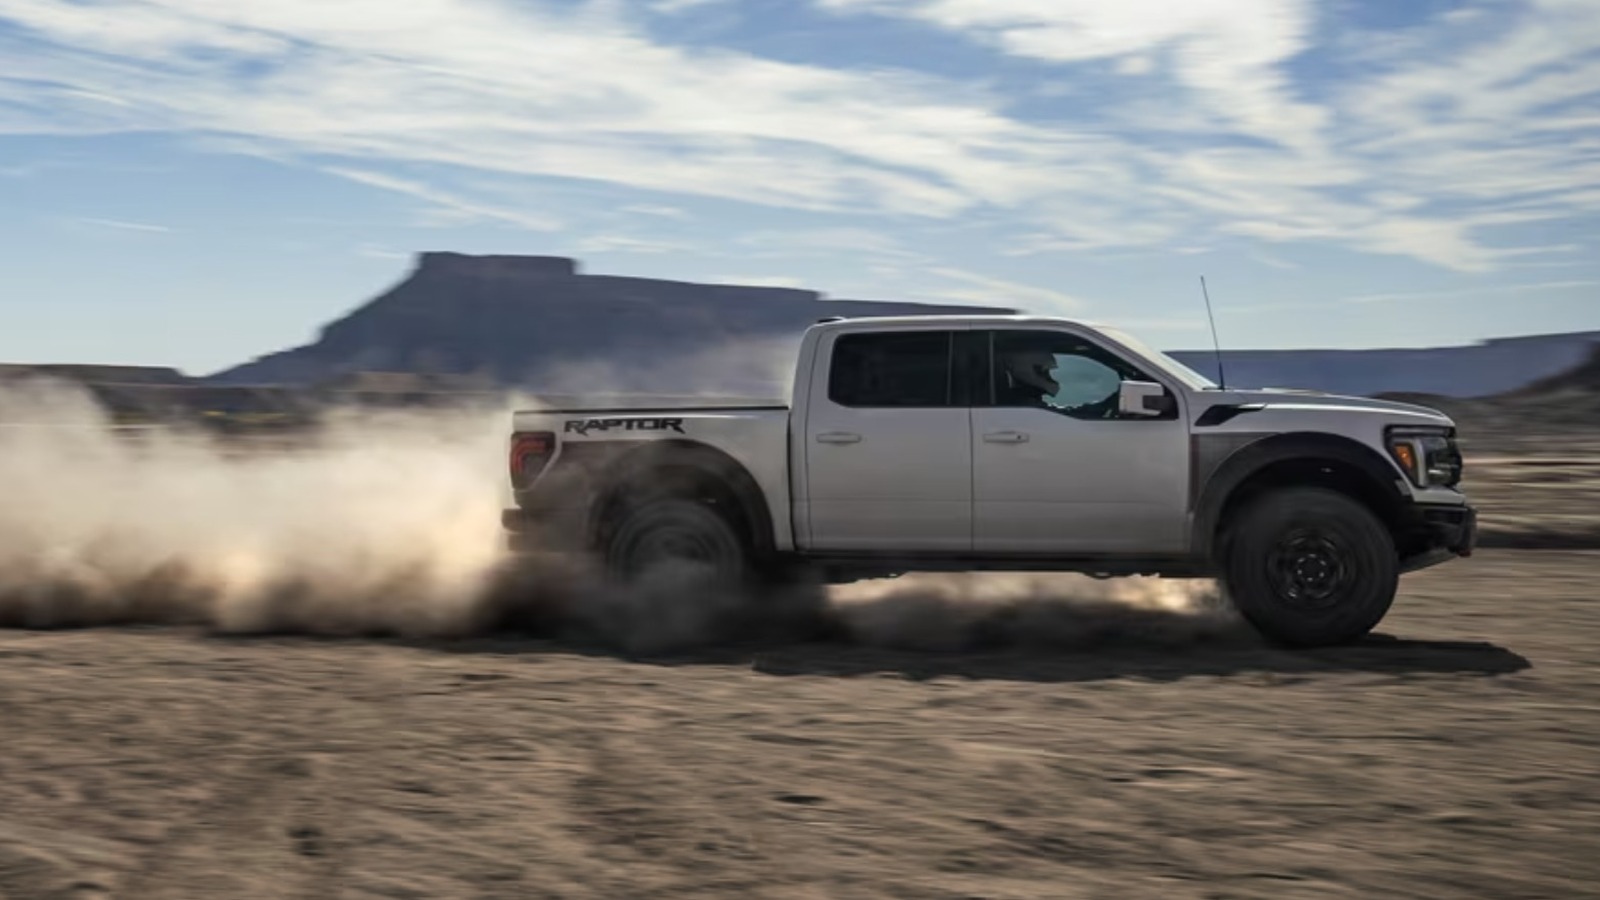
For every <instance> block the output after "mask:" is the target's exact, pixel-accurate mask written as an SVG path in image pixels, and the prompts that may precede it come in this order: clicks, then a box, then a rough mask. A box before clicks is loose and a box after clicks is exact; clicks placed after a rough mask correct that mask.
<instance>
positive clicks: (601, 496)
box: [589, 440, 776, 556]
mask: <svg viewBox="0 0 1600 900" xmlns="http://www.w3.org/2000/svg"><path fill="white" fill-rule="evenodd" d="M668 472H674V473H680V474H681V473H693V474H694V475H695V476H698V477H703V478H705V479H707V480H708V481H712V482H714V483H716V484H718V485H720V486H722V487H724V488H725V489H726V490H727V492H728V493H729V494H730V495H731V496H732V498H733V500H734V503H735V504H736V505H737V507H738V512H739V514H740V516H741V517H742V518H743V519H744V521H745V522H746V523H747V524H748V526H749V531H750V533H749V535H748V538H749V540H750V548H751V550H753V551H754V552H755V553H756V554H757V555H758V556H767V555H770V554H771V553H772V552H773V550H774V547H775V546H776V543H775V539H774V535H773V530H774V529H773V522H772V510H771V507H770V506H769V505H768V503H767V497H766V494H765V493H763V492H762V490H761V486H760V485H759V484H757V483H756V480H755V478H754V477H753V476H752V475H751V474H750V471H749V470H748V469H746V468H745V467H744V464H742V463H740V462H739V461H738V460H736V459H734V458H733V457H732V456H730V455H728V453H727V452H725V451H723V450H720V449H718V448H716V447H713V446H711V445H709V444H703V443H700V442H698V441H685V440H666V441H651V442H648V443H645V444H642V445H641V446H639V447H638V448H636V449H631V450H628V451H626V452H624V453H622V454H621V455H620V456H618V457H617V458H615V459H613V460H611V461H610V462H609V463H607V465H606V466H605V468H604V469H603V470H602V472H601V473H600V477H599V479H598V483H599V486H600V487H599V490H598V491H597V496H596V498H595V503H594V505H593V507H592V509H591V511H590V517H589V519H590V521H589V527H590V535H591V537H593V538H595V539H598V538H599V537H600V535H601V532H602V529H603V528H604V527H605V519H606V517H607V515H608V514H609V513H610V511H611V510H613V509H614V508H616V506H617V504H619V503H626V502H628V500H629V498H630V497H637V496H648V494H649V493H650V492H651V491H652V490H659V489H660V488H661V486H662V481H663V476H664V475H665V474H666V473H668Z"/></svg>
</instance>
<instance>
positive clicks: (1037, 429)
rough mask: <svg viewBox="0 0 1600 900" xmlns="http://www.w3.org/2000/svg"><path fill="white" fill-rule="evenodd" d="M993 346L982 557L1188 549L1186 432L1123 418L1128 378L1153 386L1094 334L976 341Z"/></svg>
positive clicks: (979, 428) (980, 462)
mask: <svg viewBox="0 0 1600 900" xmlns="http://www.w3.org/2000/svg"><path fill="white" fill-rule="evenodd" d="M974 335H975V336H978V337H979V339H980V340H985V341H987V343H988V344H989V346H990V353H989V357H990V362H991V366H990V378H989V383H988V385H987V388H988V390H986V391H982V393H984V394H986V395H987V396H984V397H982V398H980V399H979V401H978V402H977V403H976V404H975V405H974V409H973V411H972V420H973V444H972V447H973V491H974V525H973V528H974V547H975V549H976V550H977V551H978V552H980V553H1015V552H1024V553H1059V554H1063V555H1076V554H1088V555H1093V554H1099V553H1111V554H1125V553H1136V554H1147V553H1150V554H1153V553H1176V552H1180V551H1181V550H1183V548H1184V546H1185V544H1186V535H1187V529H1186V522H1187V508H1188V495H1187V489H1188V472H1189V456H1188V454H1189V434H1188V426H1187V424H1186V421H1185V419H1184V417H1183V415H1182V405H1181V404H1182V402H1183V401H1182V394H1181V392H1178V391H1176V390H1175V389H1174V388H1173V386H1171V385H1167V391H1168V393H1169V394H1171V395H1173V397H1174V398H1175V401H1176V402H1175V403H1174V411H1173V412H1172V413H1171V414H1170V415H1169V416H1168V417H1165V418H1159V419H1155V418H1123V417H1122V416H1121V415H1120V414H1119V412H1118V404H1117V394H1118V391H1119V389H1120V386H1121V383H1122V382H1123V381H1128V380H1132V381H1154V382H1158V383H1160V380H1159V379H1158V378H1155V377H1152V376H1151V375H1150V374H1148V373H1146V372H1144V371H1141V370H1140V368H1139V367H1138V366H1137V365H1136V364H1134V363H1133V362H1132V361H1131V360H1130V359H1129V358H1128V357H1127V356H1126V355H1124V354H1122V353H1120V352H1118V351H1116V350H1114V349H1112V348H1111V347H1109V346H1108V345H1107V344H1105V343H1104V342H1102V341H1099V340H1096V339H1095V337H1094V336H1092V335H1089V334H1080V333H1076V332H1071V331H1067V330H1056V329H1037V330H1027V329H1016V330H997V331H990V332H981V331H980V332H974Z"/></svg>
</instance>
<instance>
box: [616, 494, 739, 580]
mask: <svg viewBox="0 0 1600 900" xmlns="http://www.w3.org/2000/svg"><path fill="white" fill-rule="evenodd" d="M604 555H605V563H606V572H607V575H608V576H610V577H611V578H612V579H614V580H616V581H618V582H622V583H635V582H637V581H639V580H641V579H645V578H649V577H650V576H651V574H652V573H653V572H659V571H661V570H662V567H667V566H673V565H685V564H686V565H692V566H695V567H697V568H698V569H699V570H700V572H699V576H700V577H704V578H705V579H706V580H707V581H708V582H711V583H714V584H715V585H717V586H719V587H728V588H737V587H743V586H745V585H746V584H748V583H749V581H750V577H751V571H750V569H751V566H750V553H749V550H748V547H747V545H746V542H745V540H744V539H743V538H742V537H741V536H740V534H739V533H738V532H737V531H736V530H735V529H734V528H733V526H732V525H731V524H730V523H729V522H728V520H727V519H726V518H725V517H723V516H722V515H721V514H719V513H718V512H717V511H716V510H714V509H712V508H711V507H710V506H708V505H706V504H704V503H697V502H695V501H693V500H684V499H677V498H664V499H660V500H651V501H647V502H645V503H641V504H639V505H638V506H635V507H633V508H632V509H630V510H628V511H627V512H625V513H624V514H623V516H622V519H621V520H620V521H619V522H618V523H617V524H616V527H614V528H613V529H611V532H610V535H609V539H608V540H607V541H606V544H605V547H604Z"/></svg>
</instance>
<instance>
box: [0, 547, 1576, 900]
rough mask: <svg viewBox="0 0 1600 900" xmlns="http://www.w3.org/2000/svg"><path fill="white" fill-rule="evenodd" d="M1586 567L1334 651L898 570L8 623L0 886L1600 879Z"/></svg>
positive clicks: (1408, 613) (1411, 608)
mask: <svg viewBox="0 0 1600 900" xmlns="http://www.w3.org/2000/svg"><path fill="white" fill-rule="evenodd" d="M1597 570H1600V554H1594V553H1584V552H1539V551H1487V552H1484V553H1483V554H1481V555H1479V556H1477V557H1475V558H1473V559H1471V560H1468V561H1463V562H1460V563H1457V564H1454V565H1450V566H1446V567H1442V568H1439V569H1435V570H1432V571H1428V572H1425V573H1420V574H1417V575H1414V576H1411V577H1410V578H1408V579H1407V580H1406V582H1405V586H1404V591H1403V596H1402V597H1401V598H1400V600H1399V601H1398V603H1397V605H1396V608H1395V610H1394V613H1393V614H1392V615H1391V617H1390V618H1389V619H1388V620H1387V621H1386V623H1385V625H1384V626H1383V628H1382V631H1383V635H1382V636H1378V637H1374V638H1372V639H1371V640H1369V641H1368V642H1366V643H1364V644H1362V645H1360V646H1356V647H1351V648H1345V649H1338V650H1326V651H1317V652H1310V653H1305V652H1288V651H1283V650H1278V649H1274V648H1270V647H1266V646H1263V645H1261V644H1259V643H1258V642H1257V641H1256V640H1255V639H1254V638H1253V637H1252V636H1251V635H1249V634H1247V633H1244V632H1241V631H1239V630H1237V629H1236V628H1234V627H1232V626H1230V625H1229V624H1228V623H1227V621H1226V620H1221V619H1219V620H1217V621H1213V622H1211V623H1210V624H1209V625H1205V626H1201V625H1198V624H1194V623H1190V624H1183V623H1182V621H1181V620H1179V619H1175V618H1173V615H1174V614H1171V613H1168V612H1165V611H1161V610H1156V609H1143V610H1141V609H1138V608H1124V609H1114V608H1113V607H1112V606H1100V607H1096V606H1092V605H1091V606H1082V605H1075V601H1074V600H1073V598H1072V597H1071V596H1067V595H1063V596H1060V597H1055V598H1052V597H1048V596H1036V597H1034V598H1033V599H1032V600H1031V601H1030V602H1031V603H1033V604H1036V605H1037V608H1035V609H1034V610H1033V613H1034V614H1040V613H1046V614H1048V613H1050V612H1051V611H1052V607H1054V612H1055V613H1057V614H1060V613H1063V612H1065V611H1069V610H1073V609H1076V610H1077V611H1076V613H1075V614H1073V615H1069V616H1066V618H1065V620H1064V621H1065V623H1066V624H1062V623H1060V622H1058V627H1057V628H1056V629H1055V630H1054V631H1051V630H1049V629H1045V630H1043V631H1041V630H1039V629H1035V628H1027V629H1012V630H1009V631H1008V630H1007V629H1004V628H1000V629H991V630H990V631H989V633H988V635H987V638H986V639H985V640H983V641H981V642H979V645H978V646H976V647H973V646H968V647H966V648H965V649H954V648H956V647H959V646H960V643H961V640H962V638H963V637H964V638H966V639H973V638H975V637H976V635H977V634H978V633H979V631H981V629H979V628H977V627H976V626H975V625H974V622H975V619H976V618H977V617H975V616H973V615H972V614H971V611H970V610H967V614H965V615H964V614H963V610H962V604H963V602H964V601H961V600H960V599H959V598H957V599H955V600H949V599H947V600H945V601H941V602H933V600H931V599H930V598H927V597H923V598H920V600H921V601H927V602H919V598H917V597H914V596H910V595H907V596H903V597H900V598H898V601H897V598H895V597H888V598H880V599H877V600H875V601H869V602H868V603H867V604H866V605H867V606H873V605H876V606H877V607H878V608H877V609H876V611H875V612H869V613H868V614H867V615H865V616H857V617H856V618H855V619H853V621H854V622H855V624H856V627H855V629H854V631H852V632H851V633H849V634H843V635H835V636H833V637H831V638H826V639H809V640H808V639H801V638H796V639H792V640H784V639H781V638H779V639H774V638H771V637H769V638H767V639H764V640H760V641H755V642H745V643H734V644H727V645H721V646H712V647H703V648H699V649H696V650H693V651H687V652H678V653H674V654H670V655H665V656H656V657H646V658H629V657H628V656H625V655H622V654H617V653H614V652H609V651H603V650H598V649H594V648H585V647H584V646H583V645H581V644H573V643H571V642H567V641H561V640H550V639H539V638H532V637H524V636H518V635H516V634H510V633H503V634H496V635H487V636H478V637H469V638H464V639H456V640H410V641H406V640H393V639H391V640H359V639H325V638H315V637H296V636H255V637H236V636H235V637H230V636H221V635H217V634H214V633H212V632H211V631H209V630H206V629H198V628H176V627H123V628H110V629H94V630H65V631H9V632H0V721H3V722H4V728H5V740H4V742H3V744H0V810H3V811H4V813H3V815H0V895H3V896H5V897H18V898H35V897H78V898H89V897H127V898H141V897H146V898H147V897H230V898H243V897H351V898H355V897H419V898H420V897H605V898H614V897H818V898H821V897H829V898H833V897H901V898H969V897H993V898H1002V897H1196V898H1200V897H1205V898H1222V897H1262V898H1267V897H1271V898H1289V897H1294V898H1299V897H1377V896H1383V897H1430V898H1431V897H1444V896H1449V897H1578V896H1595V895H1597V893H1600V859H1597V858H1596V856H1595V854H1594V852H1593V850H1594V836H1595V835H1596V834H1597V833H1600V703H1597V699H1596V698H1600V662H1597V660H1600V608H1597V606H1596V604H1595V602H1594V587H1593V584H1594V577H1595V574H1596V572H1597ZM897 602H898V603H899V605H898V606H897V605H896V604H897ZM858 612H859V609H858ZM1189 615H1196V614H1189ZM1200 615H1201V617H1202V618H1203V617H1204V616H1203V614H1200ZM873 620H876V621H873ZM930 640H931V641H932V643H929V641H930ZM951 640H954V643H950V641H951ZM897 644H910V645H912V646H929V647H935V648H939V649H895V645H897Z"/></svg>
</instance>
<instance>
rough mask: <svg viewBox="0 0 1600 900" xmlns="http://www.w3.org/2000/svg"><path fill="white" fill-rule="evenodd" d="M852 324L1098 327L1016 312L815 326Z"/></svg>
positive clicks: (846, 320) (833, 322)
mask: <svg viewBox="0 0 1600 900" xmlns="http://www.w3.org/2000/svg"><path fill="white" fill-rule="evenodd" d="M851 325H883V326H888V327H894V326H897V325H978V326H983V325H994V326H1003V325H1079V326H1082V327H1085V328H1096V327H1099V326H1097V325H1096V324H1095V323H1094V322H1089V321H1085V320H1083V319H1068V318H1065V317H1062V316H1036V315H1025V314H1014V315H960V316H941V315H924V316H835V317H830V318H827V319H822V320H820V321H818V322H817V324H816V325H813V326H812V327H813V328H843V327H847V326H851Z"/></svg>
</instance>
